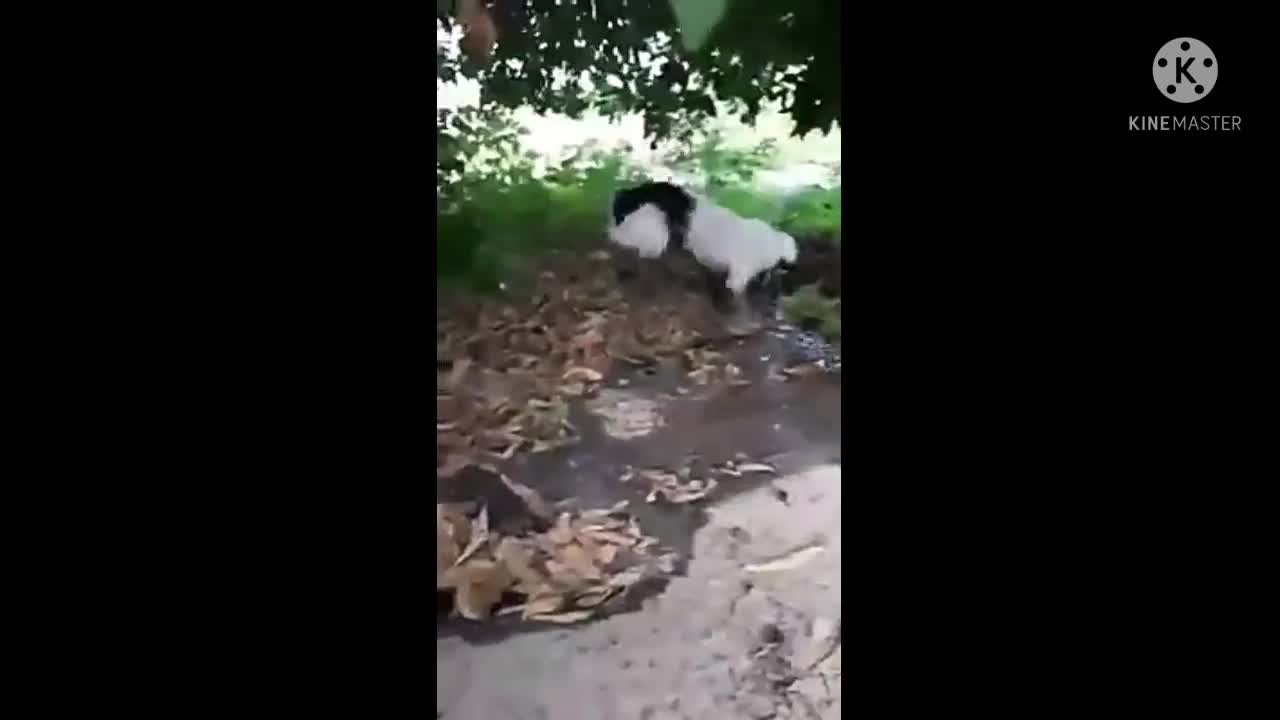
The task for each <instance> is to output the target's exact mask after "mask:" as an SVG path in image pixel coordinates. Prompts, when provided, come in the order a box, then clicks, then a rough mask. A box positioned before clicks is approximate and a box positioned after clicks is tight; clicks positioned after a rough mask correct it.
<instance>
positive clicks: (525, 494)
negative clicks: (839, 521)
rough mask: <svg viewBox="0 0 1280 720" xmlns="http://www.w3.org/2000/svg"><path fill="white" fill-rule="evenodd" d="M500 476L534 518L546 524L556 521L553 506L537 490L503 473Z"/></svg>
mask: <svg viewBox="0 0 1280 720" xmlns="http://www.w3.org/2000/svg"><path fill="white" fill-rule="evenodd" d="M498 476H499V477H500V478H502V482H503V484H504V485H506V486H507V487H508V488H510V490H511V492H513V493H515V494H516V495H518V496H519V497H520V499H521V500H523V501H524V504H525V506H526V507H528V508H529V512H531V513H533V516H534V517H536V518H538V519H539V520H543V521H546V522H551V521H552V520H553V519H555V517H556V516H555V513H554V512H552V510H551V506H550V505H548V504H547V501H546V500H544V499H543V497H542V496H541V495H539V494H538V491H537V490H534V489H533V488H531V487H529V486H528V485H525V484H523V483H518V482H516V481H515V480H512V479H511V478H509V477H507V476H506V475H504V474H502V473H498Z"/></svg>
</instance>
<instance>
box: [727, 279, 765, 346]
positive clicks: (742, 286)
mask: <svg viewBox="0 0 1280 720" xmlns="http://www.w3.org/2000/svg"><path fill="white" fill-rule="evenodd" d="M749 280H750V278H745V279H744V278H742V277H740V276H738V275H735V274H734V273H733V272H732V271H731V272H730V273H729V278H728V280H727V281H726V282H725V287H726V288H727V289H728V290H729V292H730V293H732V295H733V314H732V316H731V317H730V319H729V323H728V326H727V327H728V330H729V332H730V333H731V334H733V335H750V334H752V333H754V332H756V331H758V330H759V329H760V327H761V323H760V321H759V319H758V318H756V317H755V313H753V312H752V311H751V303H750V301H749V300H748V299H747V285H748V284H749Z"/></svg>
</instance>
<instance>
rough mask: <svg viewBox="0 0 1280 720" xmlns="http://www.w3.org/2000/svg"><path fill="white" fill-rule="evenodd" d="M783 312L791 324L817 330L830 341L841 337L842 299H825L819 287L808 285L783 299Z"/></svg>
mask: <svg viewBox="0 0 1280 720" xmlns="http://www.w3.org/2000/svg"><path fill="white" fill-rule="evenodd" d="M782 312H783V314H785V315H786V317H787V319H788V320H790V321H791V322H793V323H795V324H797V325H799V326H801V327H804V328H811V329H814V330H817V331H818V332H820V333H822V334H823V335H824V336H826V337H827V338H828V339H832V340H834V339H839V337H840V298H828V297H823V296H822V294H821V293H819V292H818V286H817V285H806V286H804V287H802V288H800V289H799V290H797V291H795V292H794V293H793V294H792V295H791V296H789V297H785V298H783V299H782Z"/></svg>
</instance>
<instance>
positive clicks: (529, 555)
mask: <svg viewBox="0 0 1280 720" xmlns="http://www.w3.org/2000/svg"><path fill="white" fill-rule="evenodd" d="M493 556H494V558H495V559H497V560H498V562H501V563H502V564H503V565H505V566H506V568H507V571H508V572H510V573H511V575H512V577H514V578H515V579H516V580H517V581H519V582H520V583H522V584H525V585H528V586H529V587H531V588H532V587H538V586H539V585H541V584H542V583H543V582H544V581H545V580H546V576H545V575H543V574H542V573H541V572H539V571H538V570H537V568H535V567H534V562H533V557H534V556H533V551H532V550H531V549H530V548H527V547H525V546H524V545H522V544H521V543H520V542H519V541H518V540H516V539H515V538H509V537H504V538H502V541H501V542H499V543H498V548H497V549H496V550H495V551H494V553H493Z"/></svg>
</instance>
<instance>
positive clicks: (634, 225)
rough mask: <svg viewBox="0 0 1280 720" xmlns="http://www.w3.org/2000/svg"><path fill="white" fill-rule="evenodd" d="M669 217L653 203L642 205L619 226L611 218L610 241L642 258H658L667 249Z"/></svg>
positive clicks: (610, 217) (611, 216)
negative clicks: (633, 251) (629, 249)
mask: <svg viewBox="0 0 1280 720" xmlns="http://www.w3.org/2000/svg"><path fill="white" fill-rule="evenodd" d="M668 237H669V233H668V232H667V217H666V215H663V214H662V210H660V209H659V208H658V206H657V205H654V204H652V203H649V204H646V205H641V206H640V207H639V208H638V209H636V211H635V212H633V213H631V214H630V215H628V216H626V217H625V218H623V219H622V224H621V225H618V224H616V223H615V222H614V220H613V215H612V214H611V215H610V216H609V240H610V241H611V242H613V243H614V244H615V245H621V246H622V247H628V248H631V249H632V250H635V251H636V252H638V253H639V254H640V257H642V258H656V257H658V256H659V255H661V254H662V253H663V252H665V251H666V249H667V238H668Z"/></svg>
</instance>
